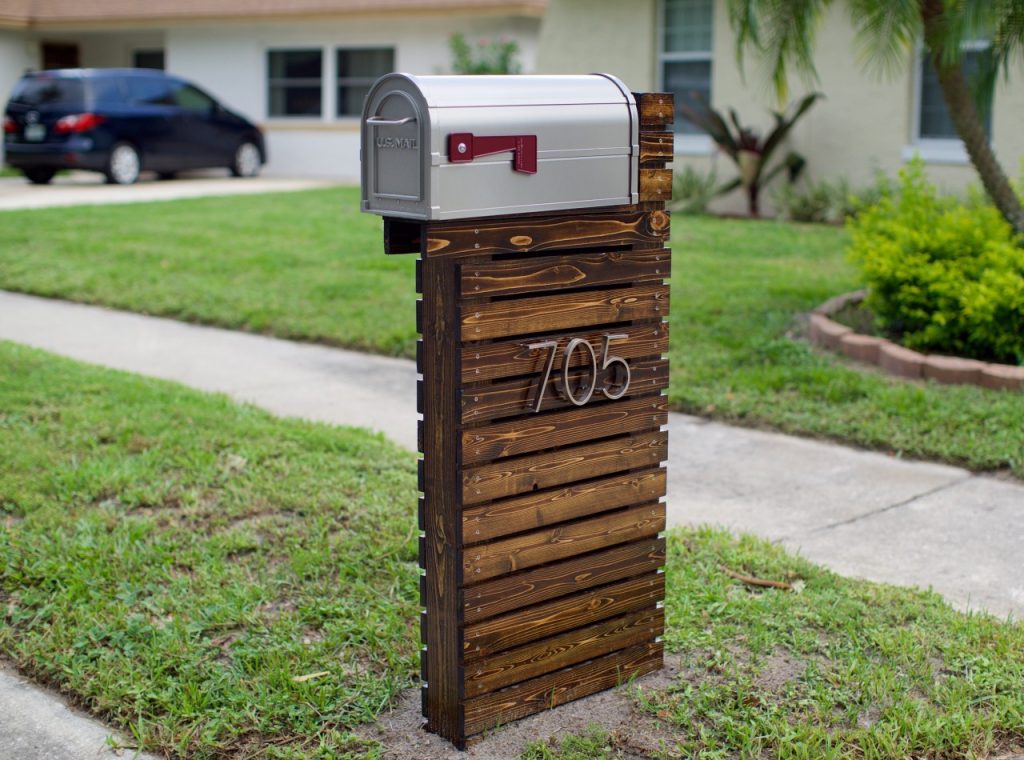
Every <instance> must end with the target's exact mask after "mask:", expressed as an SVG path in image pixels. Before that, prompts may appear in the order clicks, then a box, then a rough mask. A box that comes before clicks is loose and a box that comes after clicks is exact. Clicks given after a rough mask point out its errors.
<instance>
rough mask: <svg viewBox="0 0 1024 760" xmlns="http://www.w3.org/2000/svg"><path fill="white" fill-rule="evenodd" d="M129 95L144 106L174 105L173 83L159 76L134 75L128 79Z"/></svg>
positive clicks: (133, 100)
mask: <svg viewBox="0 0 1024 760" xmlns="http://www.w3.org/2000/svg"><path fill="white" fill-rule="evenodd" d="M128 96H129V97H130V98H131V101H132V102H133V103H136V104H138V105H143V106H172V105H174V96H173V93H172V92H171V83H170V82H168V81H167V80H165V79H161V78H159V77H132V78H131V79H129V80H128Z"/></svg>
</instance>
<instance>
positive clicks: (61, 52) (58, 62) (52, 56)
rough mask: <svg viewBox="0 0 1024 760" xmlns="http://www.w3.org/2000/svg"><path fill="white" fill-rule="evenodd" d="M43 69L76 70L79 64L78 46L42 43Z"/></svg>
mask: <svg viewBox="0 0 1024 760" xmlns="http://www.w3.org/2000/svg"><path fill="white" fill-rule="evenodd" d="M42 49H43V68H44V69H77V68H78V67H79V66H80V65H81V63H80V59H79V57H78V45H76V44H75V43H73V42H44V43H43V44H42Z"/></svg>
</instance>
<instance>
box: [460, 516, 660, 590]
mask: <svg viewBox="0 0 1024 760" xmlns="http://www.w3.org/2000/svg"><path fill="white" fill-rule="evenodd" d="M663 530H665V505H664V504H657V503H655V504H644V505H642V506H639V507H633V508H632V509H626V510H623V511H620V512H613V513H610V514H601V515H598V516H597V517H593V518H589V519H585V520H578V521H575V522H567V523H560V524H558V525H556V526H554V527H550V528H543V529H541V530H535V531H531V532H530V533H522V534H520V535H517V536H514V537H512V538H505V539H501V540H498V541H493V542H491V543H486V544H476V545H474V546H473V547H471V548H467V549H466V550H465V551H464V552H463V557H462V567H463V570H462V572H463V579H464V581H465V582H466V584H470V583H476V582H478V581H485V580H490V579H491V578H496V577H497V576H499V575H505V574H507V573H515V572H518V571H520V570H525V569H527V568H530V567H536V566H537V565H544V564H547V563H549V562H557V561H558V560H560V559H565V558H567V557H574V556H576V555H578V554H583V553H585V552H591V551H597V550H598V549H604V548H606V547H608V546H615V545H616V544H624V543H627V542H629V541H638V540H640V539H643V538H648V537H650V536H656V535H657V534H658V533H660V532H661V531H663Z"/></svg>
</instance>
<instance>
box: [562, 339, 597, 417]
mask: <svg viewBox="0 0 1024 760" xmlns="http://www.w3.org/2000/svg"><path fill="white" fill-rule="evenodd" d="M577 346H586V347H587V351H589V352H590V380H589V381H588V380H584V381H583V382H584V383H585V384H586V385H585V388H586V389H587V395H586V396H584V397H583V398H581V399H580V398H576V396H575V395H573V392H572V386H571V385H570V384H569V365H570V364H571V363H572V352H573V351H575V350H576V347H577ZM595 385H597V356H595V355H594V347H593V346H592V345H590V341H588V340H584V339H583V338H573V339H572V340H570V341H569V345H568V346H566V347H565V356H563V357H562V386H563V387H564V388H565V395H566V396H568V397H569V400H570V401H571V402H572V403H574V404H575V405H576V406H583V405H584V404H585V403H587V402H588V401H590V397H591V396H593V395H594V386H595Z"/></svg>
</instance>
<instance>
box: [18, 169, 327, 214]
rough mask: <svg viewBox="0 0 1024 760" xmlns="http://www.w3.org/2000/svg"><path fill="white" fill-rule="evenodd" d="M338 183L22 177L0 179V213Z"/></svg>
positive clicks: (200, 176) (218, 175)
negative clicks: (40, 180)
mask: <svg viewBox="0 0 1024 760" xmlns="http://www.w3.org/2000/svg"><path fill="white" fill-rule="evenodd" d="M336 184H338V183H336V182H331V181H329V180H322V179H287V178H283V177H253V178H246V179H239V178H236V177H230V176H227V174H226V172H223V171H220V172H217V171H204V172H190V173H185V174H182V175H180V176H179V177H178V178H175V179H173V180H158V179H155V177H154V176H153V175H147V174H143V176H142V179H141V180H140V181H139V182H138V183H137V184H134V185H127V186H122V185H108V184H106V183H105V181H104V178H103V176H102V175H100V174H94V173H91V172H71V173H70V174H67V175H63V176H60V177H56V178H54V180H53V182H51V183H50V184H49V185H32V184H29V182H28V181H26V180H25V179H23V178H22V177H2V178H0V211H14V210H18V209H26V208H49V207H52V206H83V205H95V204H104V203H145V202H148V201H170V200H177V199H179V198H200V197H202V196H206V195H242V194H246V193H270V192H284V191H289V190H309V189H312V188H316V187H330V186H332V185H336Z"/></svg>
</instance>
